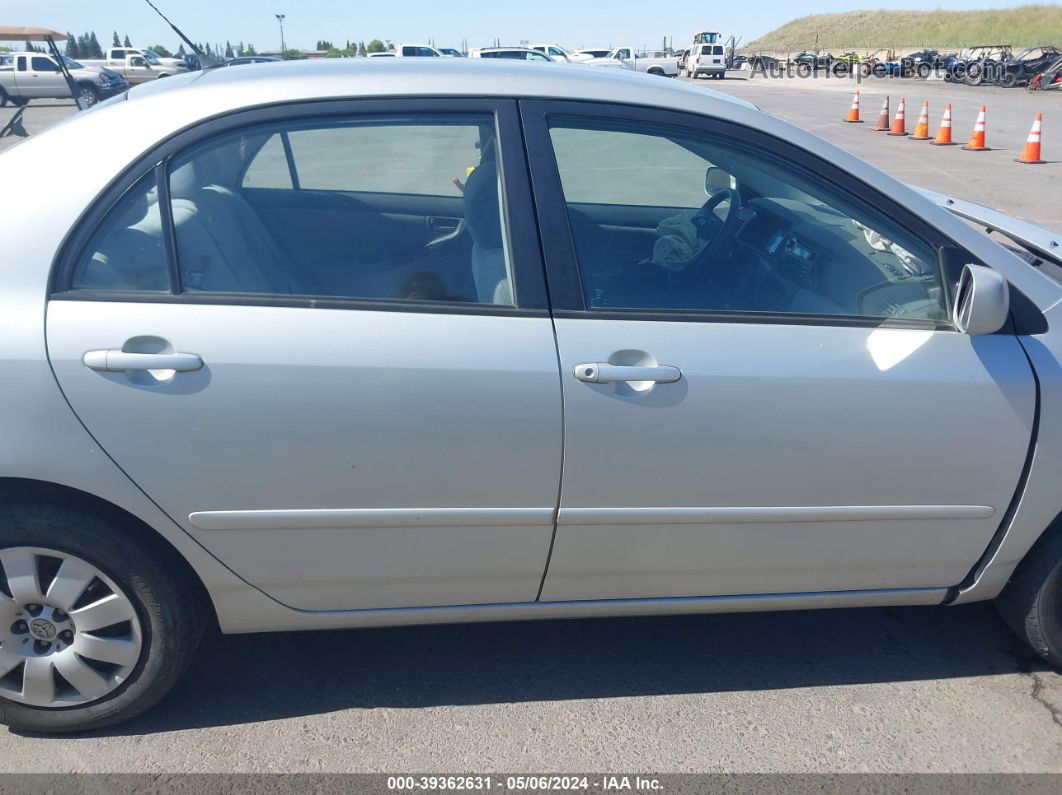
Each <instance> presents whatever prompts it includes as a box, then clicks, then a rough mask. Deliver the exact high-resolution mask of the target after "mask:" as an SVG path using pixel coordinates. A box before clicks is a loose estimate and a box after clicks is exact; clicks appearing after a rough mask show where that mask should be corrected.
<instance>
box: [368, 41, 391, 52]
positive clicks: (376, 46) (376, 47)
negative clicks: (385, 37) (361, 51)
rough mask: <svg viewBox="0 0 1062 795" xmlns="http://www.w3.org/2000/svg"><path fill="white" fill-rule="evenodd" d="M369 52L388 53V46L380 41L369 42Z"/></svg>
mask: <svg viewBox="0 0 1062 795" xmlns="http://www.w3.org/2000/svg"><path fill="white" fill-rule="evenodd" d="M367 52H387V46H386V45H385V44H384V43H383V42H382V41H380V40H379V39H373V40H372V41H370V42H369V46H368V48H367Z"/></svg>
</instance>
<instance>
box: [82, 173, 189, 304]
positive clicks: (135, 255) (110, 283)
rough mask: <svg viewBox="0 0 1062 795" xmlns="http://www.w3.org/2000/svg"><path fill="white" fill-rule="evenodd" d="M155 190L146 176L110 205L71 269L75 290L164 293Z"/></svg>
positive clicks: (165, 271)
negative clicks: (107, 212) (115, 203)
mask: <svg viewBox="0 0 1062 795" xmlns="http://www.w3.org/2000/svg"><path fill="white" fill-rule="evenodd" d="M162 229H163V227H162V216H161V214H160V212H159V193H158V186H157V185H156V184H155V177H154V175H153V174H149V175H148V176H146V177H144V178H143V179H142V180H140V182H138V183H137V184H136V185H135V186H133V188H131V189H130V190H129V192H128V193H126V195H125V196H124V197H123V198H122V199H121V201H119V202H118V204H117V205H115V207H114V209H113V210H111V212H110V213H109V214H108V215H107V217H106V218H105V219H104V221H103V223H102V224H100V226H99V228H98V229H97V230H96V233H95V234H94V235H93V237H92V239H91V240H90V241H89V244H88V245H87V246H86V247H85V250H84V251H83V252H82V254H81V256H80V258H79V259H78V262H77V264H76V266H75V267H74V278H73V284H72V286H73V288H74V289H75V290H119V291H127V290H129V291H136V292H169V289H170V282H169V273H168V266H167V261H166V252H165V249H164V248H163V232H162Z"/></svg>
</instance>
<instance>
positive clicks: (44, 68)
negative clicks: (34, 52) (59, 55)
mask: <svg viewBox="0 0 1062 795" xmlns="http://www.w3.org/2000/svg"><path fill="white" fill-rule="evenodd" d="M31 68H32V69H33V71H34V72H58V71H59V67H58V66H56V65H55V61H53V60H52V59H51V58H41V57H39V56H35V57H34V58H33V63H32V67H31Z"/></svg>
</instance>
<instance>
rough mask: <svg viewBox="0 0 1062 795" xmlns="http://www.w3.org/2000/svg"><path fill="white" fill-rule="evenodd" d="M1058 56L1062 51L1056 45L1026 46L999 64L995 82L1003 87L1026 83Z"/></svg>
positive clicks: (1060, 55) (1061, 55)
mask: <svg viewBox="0 0 1062 795" xmlns="http://www.w3.org/2000/svg"><path fill="white" fill-rule="evenodd" d="M1060 57H1062V52H1060V51H1059V49H1058V48H1057V47H1052V46H1041V47H1028V48H1026V49H1024V50H1022V51H1021V52H1019V53H1018V54H1017V55H1015V56H1014V57H1013V58H1011V59H1010V60H1008V61H1004V62H1003V63H1001V64H999V67H998V72H997V74H996V76H995V77H996V80H995V82H996V83H998V84H999V85H1001V86H1003V88H1015V87H1017V86H1025V85H1028V83H1029V81H1030V80H1031V79H1032V78H1034V77H1035V76H1036V75H1038V74H1040V73H1041V72H1043V71H1044V69H1046V68H1047V67H1049V66H1050V65H1051V64H1052V63H1054V62H1055V61H1057V60H1058V59H1059V58H1060Z"/></svg>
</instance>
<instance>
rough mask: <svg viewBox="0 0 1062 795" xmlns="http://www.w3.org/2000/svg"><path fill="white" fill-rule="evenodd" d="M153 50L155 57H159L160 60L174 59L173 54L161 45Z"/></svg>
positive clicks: (157, 45)
mask: <svg viewBox="0 0 1062 795" xmlns="http://www.w3.org/2000/svg"><path fill="white" fill-rule="evenodd" d="M151 49H152V51H154V53H155V55H157V56H159V58H172V57H173V53H172V52H170V51H169V50H167V49H166V48H165V47H163V46H162V45H161V44H156V45H155V46H154V47H152V48H151Z"/></svg>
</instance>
